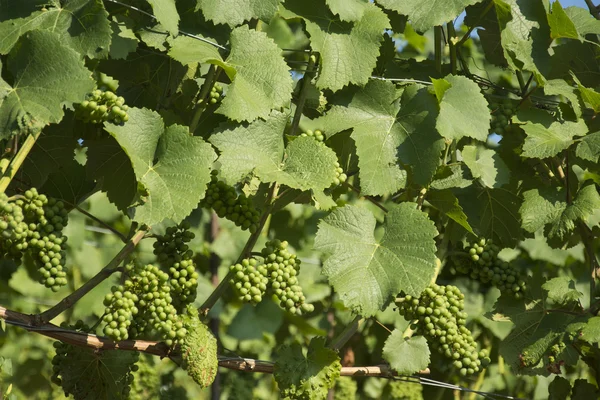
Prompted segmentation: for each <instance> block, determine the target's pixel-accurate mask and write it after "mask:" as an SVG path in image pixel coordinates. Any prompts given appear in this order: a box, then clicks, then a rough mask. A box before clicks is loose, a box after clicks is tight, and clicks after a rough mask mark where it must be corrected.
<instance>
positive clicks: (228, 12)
mask: <svg viewBox="0 0 600 400" xmlns="http://www.w3.org/2000/svg"><path fill="white" fill-rule="evenodd" d="M196 1H197V5H196V10H198V9H202V14H204V16H205V17H206V19H208V20H210V21H213V22H214V23H215V24H227V25H229V26H231V27H234V26H238V25H241V24H242V23H243V22H244V21H250V20H251V19H260V20H263V21H269V20H271V18H272V17H273V16H274V15H275V13H276V12H277V7H279V3H281V0H244V1H240V0H219V1H213V0H196Z"/></svg>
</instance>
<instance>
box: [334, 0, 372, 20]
mask: <svg viewBox="0 0 600 400" xmlns="http://www.w3.org/2000/svg"><path fill="white" fill-rule="evenodd" d="M325 3H327V6H328V7H329V9H330V10H331V12H332V13H334V14H335V15H338V16H339V17H340V20H342V21H360V20H361V19H362V16H363V15H364V13H365V10H366V8H367V4H368V1H367V0H325Z"/></svg>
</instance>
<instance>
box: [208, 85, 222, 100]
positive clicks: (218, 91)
mask: <svg viewBox="0 0 600 400" xmlns="http://www.w3.org/2000/svg"><path fill="white" fill-rule="evenodd" d="M209 98H210V100H209V102H210V104H217V103H218V102H219V101H221V99H222V98H223V86H221V85H219V84H218V83H217V84H215V85H214V86H213V87H212V88H211V89H210V96H209Z"/></svg>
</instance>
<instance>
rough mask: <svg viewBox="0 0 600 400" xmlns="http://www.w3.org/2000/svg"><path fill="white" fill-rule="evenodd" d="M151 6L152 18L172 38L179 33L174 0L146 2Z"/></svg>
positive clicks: (148, 0) (151, 0)
mask: <svg viewBox="0 0 600 400" xmlns="http://www.w3.org/2000/svg"><path fill="white" fill-rule="evenodd" d="M146 1H147V2H148V3H150V5H151V6H152V11H154V16H155V17H156V19H157V20H158V22H160V24H161V25H162V26H164V27H165V29H166V30H167V31H169V33H170V34H171V35H173V36H175V35H177V34H178V33H179V14H178V13H177V8H176V7H175V0H146Z"/></svg>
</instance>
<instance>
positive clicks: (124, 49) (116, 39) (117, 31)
mask: <svg viewBox="0 0 600 400" xmlns="http://www.w3.org/2000/svg"><path fill="white" fill-rule="evenodd" d="M110 27H111V29H112V40H111V43H110V51H109V55H110V58H113V59H117V60H118V59H122V60H124V59H126V58H127V56H128V55H129V53H133V52H135V51H136V50H137V46H138V42H139V40H138V38H137V36H135V33H134V32H133V31H132V30H131V29H130V28H129V27H128V26H127V19H125V18H123V17H121V18H117V17H113V20H112V21H111V22H110Z"/></svg>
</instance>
